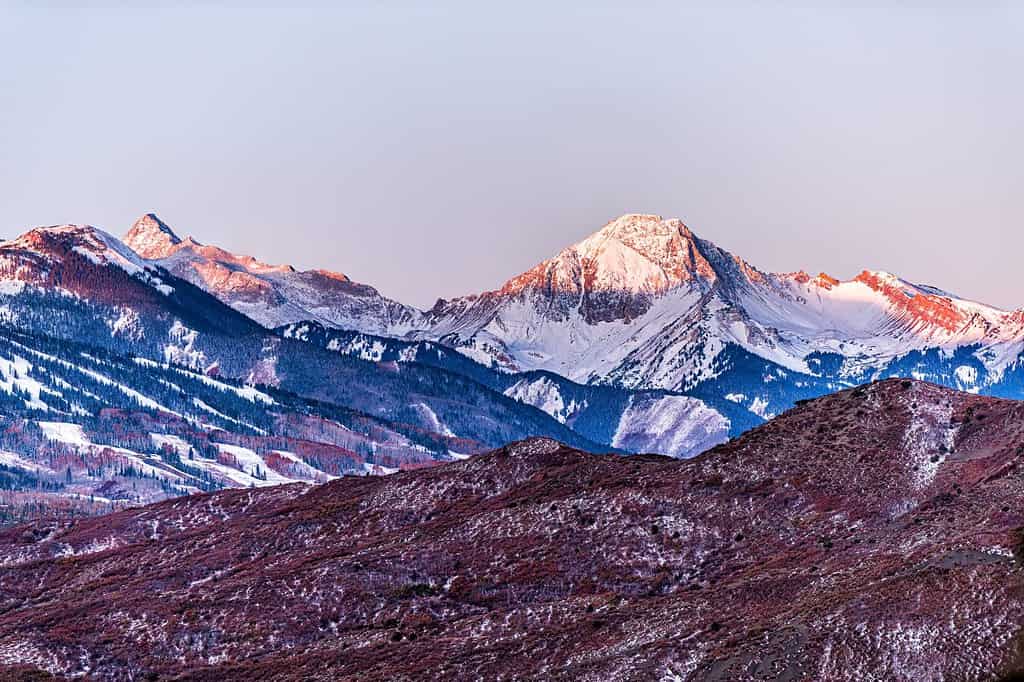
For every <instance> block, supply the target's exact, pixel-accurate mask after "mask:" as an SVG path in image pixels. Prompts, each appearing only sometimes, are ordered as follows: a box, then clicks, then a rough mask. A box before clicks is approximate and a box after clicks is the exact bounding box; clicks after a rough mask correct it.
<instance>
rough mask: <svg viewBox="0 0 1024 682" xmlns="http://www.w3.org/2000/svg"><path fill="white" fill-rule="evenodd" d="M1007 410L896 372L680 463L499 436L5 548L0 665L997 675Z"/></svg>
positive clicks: (1007, 625) (695, 676)
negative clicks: (476, 451) (368, 473)
mask: <svg viewBox="0 0 1024 682" xmlns="http://www.w3.org/2000/svg"><path fill="white" fill-rule="evenodd" d="M1022 453H1024V404H1022V403H1017V402H1011V401H1004V400H999V399H993V398H984V397H978V396H974V395H968V394H963V393H955V392H953V391H950V390H948V389H944V388H940V387H937V386H934V385H930V384H925V383H919V382H912V381H898V380H890V381H885V382H881V383H877V384H872V385H868V386H865V387H860V388H856V389H853V390H848V391H844V392H841V393H838V394H835V395H831V396H828V397H824V398H821V399H818V400H814V401H812V402H809V403H805V404H801V405H800V406H798V407H796V408H795V409H793V410H791V411H789V412H787V413H785V414H783V415H781V416H780V417H778V418H776V419H774V420H772V421H771V422H769V423H768V424H766V425H764V426H762V427H758V428H756V429H754V430H753V431H751V432H749V433H748V434H746V435H744V436H742V437H740V438H738V439H736V440H734V441H731V442H730V443H728V444H725V445H721V446H719V447H717V448H715V449H713V450H711V451H709V452H707V453H705V454H704V455H701V456H699V457H697V458H695V459H692V460H686V461H676V460H670V459H667V458H661V457H631V458H624V457H617V456H594V455H589V454H586V453H582V452H579V451H576V450H573V449H570V448H567V447H565V446H562V445H559V444H558V443H556V442H553V441H550V440H543V439H535V440H529V441H524V442H520V443H515V444H512V445H510V446H507V447H505V448H502V449H500V450H496V451H494V452H492V453H489V454H485V455H481V456H478V457H474V458H473V459H470V460H467V461H463V462H455V463H451V464H447V465H444V466H440V467H434V468H431V469H424V470H418V471H409V472H401V473H398V474H395V475H393V476H388V477H383V478H347V479H341V480H336V481H332V482H330V483H328V484H325V485H320V486H308V485H304V484H293V485H286V486H277V487H273V488H263V489H257V490H245V491H224V492H219V493H214V494H211V495H202V496H192V497H188V498H182V499H177V500H170V501H167V502H163V503H160V504H157V505H153V506H150V507H146V508H144V509H137V510H129V511H125V512H119V513H117V514H113V515H110V516H107V517H104V518H100V519H87V520H82V521H78V522H76V523H74V524H68V523H51V524H38V525H35V526H23V527H18V528H13V529H9V530H6V531H4V532H3V533H2V534H0V565H2V566H3V567H4V569H3V577H2V582H0V661H3V662H5V663H7V664H9V665H10V666H12V670H13V669H14V666H18V669H20V670H23V671H24V670H28V669H30V668H35V669H44V670H48V671H50V672H52V673H55V674H65V675H74V674H83V673H90V674H92V675H94V676H96V677H97V678H100V679H103V678H119V679H138V678H140V677H142V675H143V674H144V673H148V674H149V675H150V676H151V677H153V678H157V677H160V676H172V675H180V676H182V678H183V679H207V680H219V679H239V678H246V679H294V680H314V679H322V680H329V679H340V678H352V679H358V678H362V679H421V678H430V679H474V678H485V679H513V678H515V679H524V678H527V679H581V680H610V679H611V680H631V679H682V680H688V679H691V680H744V679H765V678H774V679H823V678H824V679H849V680H863V679H887V680H920V679H990V678H995V677H998V676H1000V675H1003V674H1009V673H1010V672H1013V671H1015V670H1019V669H1020V665H1021V663H1022V662H1024V658H1022V654H1024V649H1022V640H1021V627H1022V625H1024V572H1022V571H1021V565H1020V557H1021V549H1022V545H1021V530H1020V529H1021V526H1022V525H1024V512H1022V508H1021V505H1020V501H1021V499H1022V495H1024V470H1022V468H1021V457H1022Z"/></svg>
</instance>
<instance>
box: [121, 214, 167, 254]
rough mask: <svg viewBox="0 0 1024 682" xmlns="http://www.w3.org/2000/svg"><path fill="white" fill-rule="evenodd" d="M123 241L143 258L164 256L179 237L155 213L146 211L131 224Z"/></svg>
mask: <svg viewBox="0 0 1024 682" xmlns="http://www.w3.org/2000/svg"><path fill="white" fill-rule="evenodd" d="M124 243H125V244H127V245H128V246H129V247H131V249H132V250H133V251H135V253H137V254H139V255H140V256H142V257H143V258H166V257H167V256H169V255H170V254H171V253H172V252H173V251H174V247H175V246H177V245H178V244H180V243H181V239H180V238H179V237H178V235H176V234H174V230H172V229H171V228H170V227H169V226H168V225H167V223H165V222H164V221H162V220H160V218H158V217H157V216H156V214H154V213H147V214H146V215H144V216H142V217H141V218H139V219H138V220H136V221H135V222H134V223H133V224H132V227H131V229H130V230H128V234H127V235H125V238H124Z"/></svg>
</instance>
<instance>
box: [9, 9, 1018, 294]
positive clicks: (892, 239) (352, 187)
mask: <svg viewBox="0 0 1024 682" xmlns="http://www.w3.org/2000/svg"><path fill="white" fill-rule="evenodd" d="M374 4H375V5H376V4H378V3H374ZM481 4H490V3H479V4H478V3H439V4H436V5H435V7H434V8H433V9H429V10H427V9H422V8H415V7H414V5H413V4H412V3H410V4H409V5H408V7H405V8H402V7H401V5H400V4H398V3H392V4H389V5H388V7H389V8H390V9H380V8H379V7H378V8H376V9H374V8H372V7H371V6H369V4H368V5H367V6H366V7H361V6H360V5H359V4H358V3H349V4H348V5H347V7H346V8H344V9H327V8H316V7H310V8H305V9H301V10H284V9H266V8H265V9H258V10H251V9H250V10H241V9H232V8H230V7H223V6H222V7H221V8H220V9H201V8H198V7H191V8H189V7H186V8H164V9H159V10H146V11H140V10H131V9H118V8H116V7H109V6H108V7H107V8H106V9H101V10H83V9H71V8H50V9H35V8H28V7H27V6H14V5H12V4H6V5H5V6H4V7H2V8H0V64H2V66H0V187H2V188H3V189H2V198H3V200H2V201H0V236H5V237H9V236H14V235H15V234H16V233H18V232H20V231H22V230H23V229H25V228H27V227H30V226H32V225H39V224H53V223H57V222H89V223H93V224H96V225H99V226H102V227H104V228H105V229H107V230H109V231H111V232H115V233H118V234H120V233H123V232H124V231H125V230H126V229H127V227H128V226H129V225H130V223H131V222H132V220H133V219H134V218H135V217H136V216H137V215H139V214H141V213H144V212H146V211H156V212H157V213H158V214H159V215H160V216H161V217H163V218H164V219H165V220H166V221H167V222H168V223H169V224H171V225H172V226H173V227H174V228H175V229H177V230H178V231H179V232H180V233H182V234H188V233H191V234H194V235H195V236H196V237H197V238H198V239H200V240H202V241H207V242H212V243H219V244H221V245H223V246H225V247H228V248H231V249H233V250H237V251H242V252H247V253H251V254H253V255H256V256H258V257H260V258H263V259H265V260H270V261H275V262H291V263H293V264H295V265H297V266H300V267H326V268H331V269H335V270H340V271H343V272H346V273H347V274H349V275H351V276H352V277H354V278H356V279H358V280H360V281H365V282H368V283H370V284H373V285H375V286H377V287H378V288H380V289H381V290H382V291H383V292H384V293H386V294H388V295H390V296H393V297H396V298H399V299H401V300H403V301H406V302H409V303H413V304H416V305H420V306H429V305H430V304H431V303H432V302H433V300H434V299H435V298H436V297H438V296H446V297H450V296H453V295H458V294H462V293H469V292H474V291H478V290H482V289H487V288H493V287H496V286H498V285H499V284H501V282H502V281H504V280H505V279H506V278H508V277H509V276H511V275H513V274H516V273H518V272H520V271H522V270H525V269H527V268H528V267H530V266H531V265H533V264H534V263H536V262H537V261H539V260H541V259H543V258H545V257H547V256H549V255H552V254H553V253H555V252H556V251H557V250H559V249H560V248H561V247H563V246H565V245H567V244H569V243H571V242H573V241H576V240H578V239H580V238H582V237H584V236H585V235H586V234H588V233H590V232H592V231H594V230H596V229H597V228H599V227H600V226H601V225H602V224H603V223H604V222H606V221H607V220H609V219H611V218H613V217H615V216H616V215H618V214H621V213H625V212H650V213H660V214H663V215H667V216H678V217H681V218H683V219H684V220H685V221H686V222H687V223H688V224H689V225H690V226H691V227H692V228H693V229H694V230H695V231H696V232H697V233H698V234H700V235H701V236H703V237H705V238H707V239H710V240H712V241H715V242H717V243H718V244H719V245H721V246H723V247H724V248H727V249H729V250H731V251H733V252H735V253H737V254H738V255H742V256H743V257H744V258H746V259H747V260H749V261H750V262H752V263H753V264H755V265H757V266H758V267H761V268H762V269H768V270H781V271H789V270H796V269H807V270H814V271H817V270H825V271H828V272H829V273H831V274H833V275H836V276H840V277H844V278H845V277H850V276H852V275H854V274H856V273H857V272H858V271H859V270H861V269H863V268H877V269H888V270H892V271H895V272H897V273H898V274H900V275H902V276H904V277H906V278H908V279H912V280H915V281H919V282H923V283H929V284H934V285H937V286H940V287H942V288H945V289H949V290H952V291H956V292H958V293H960V294H962V295H965V296H968V297H972V298H976V299H981V300H984V301H987V302H989V303H992V304H995V305H1002V306H1004V307H1017V306H1022V305H1024V290H1022V288H1021V286H1020V284H1019V276H1018V272H1019V267H1020V254H1021V252H1022V250H1024V236H1022V235H1024V229H1022V223H1024V221H1022V217H1024V192H1022V191H1021V187H1024V171H1022V162H1021V159H1022V158H1024V135H1022V133H1021V130H1020V125H1021V121H1024V94H1022V89H1021V88H1020V86H1019V82H1020V67H1021V64H1024V40H1022V36H1024V12H1022V11H1021V10H1019V9H1014V8H1011V7H1010V6H1009V5H1006V6H998V5H990V6H988V7H986V8H970V7H967V6H966V5H965V6H964V7H962V8H959V9H956V8H952V7H950V8H932V9H919V10H910V9H885V8H881V7H879V8H876V9H868V10H851V11H841V10H818V11H812V10H796V9H774V10H770V11H769V10H761V9H755V8H754V7H753V6H750V7H747V6H744V5H742V4H734V5H731V7H730V9H727V10H704V9H698V8H692V7H691V8H681V7H679V6H678V5H677V4H675V3H666V4H645V5H644V6H643V8H642V9H637V8H630V9H627V8H625V6H623V7H622V8H614V7H613V6H612V5H610V4H605V5H600V4H595V3H576V4H573V3H544V4H541V3H507V4H506V7H505V8H503V9H493V8H483V7H481V6H480V5H481ZM641 4H642V3H641Z"/></svg>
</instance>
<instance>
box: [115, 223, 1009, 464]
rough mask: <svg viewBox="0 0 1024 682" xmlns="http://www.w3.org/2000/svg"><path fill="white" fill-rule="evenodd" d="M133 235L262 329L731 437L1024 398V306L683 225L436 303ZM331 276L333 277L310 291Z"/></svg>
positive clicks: (142, 232) (155, 228) (613, 239)
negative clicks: (1001, 305) (436, 359)
mask: <svg viewBox="0 0 1024 682" xmlns="http://www.w3.org/2000/svg"><path fill="white" fill-rule="evenodd" d="M125 243H126V244H127V245H128V246H129V247H131V248H132V249H134V250H135V251H136V252H138V253H139V254H140V255H143V256H145V257H147V258H149V259H151V262H153V263H155V264H159V265H160V266H163V267H165V268H167V269H168V270H169V271H171V272H173V273H175V274H177V275H178V276H180V277H182V278H184V279H187V280H188V281H190V282H192V283H193V284H196V285H197V286H199V287H201V288H203V289H204V290H206V291H208V292H210V293H211V294H213V295H214V296H216V297H217V298H218V299H220V300H221V301H223V302H224V303H226V304H228V305H230V306H232V307H233V308H235V309H236V310H238V311H240V312H243V313H246V314H248V315H250V316H251V317H253V319H256V320H257V321H259V322H260V323H261V324H263V325H265V326H268V327H273V328H279V327H286V326H288V325H294V324H295V323H301V322H315V323H318V324H320V325H323V326H325V327H327V328H334V329H340V330H346V331H356V332H361V333H364V334H370V335H375V336H383V337H387V338H391V339H395V340H399V341H432V342H436V343H439V344H441V345H443V346H446V347H449V348H453V349H455V350H457V351H458V352H459V353H461V354H462V355H464V356H466V357H467V358H470V359H471V360H474V361H476V362H477V363H478V364H482V365H484V366H487V367H490V368H492V369H496V370H499V371H502V372H511V373H521V372H530V371H538V370H539V371H545V372H549V373H552V374H557V375H559V376H563V377H565V378H567V379H570V380H572V381H573V382H576V383H578V384H585V385H603V386H614V387H618V388H622V389H629V390H661V391H669V392H673V393H678V394H686V395H691V396H694V397H698V398H700V399H702V400H704V401H705V402H707V403H708V404H709V405H710V406H711V407H713V408H714V409H716V410H717V411H719V412H720V413H721V414H723V416H725V417H726V418H728V419H729V420H730V422H731V426H730V432H731V434H732V435H737V434H738V433H740V432H742V431H743V430H745V429H746V428H749V427H750V426H752V425H753V424H756V423H759V422H760V421H762V420H763V419H765V418H767V417H770V416H772V415H774V414H778V413H779V412H781V411H782V410H784V409H786V408H788V407H789V406H791V405H792V404H793V403H794V402H795V400H798V399H801V398H806V397H811V396H814V395H820V394H823V393H826V392H829V391H832V390H835V389H837V388H840V387H843V386H850V385H855V384H857V383H861V382H863V381H868V380H872V379H878V378H883V377H886V376H913V377H916V378H919V379H926V380H930V381H934V382H936V383H940V384H944V385H948V386H951V387H954V388H957V389H960V390H966V391H974V392H983V393H991V394H994V395H1002V396H1008V397H1020V396H1021V395H1022V394H1024V383H1022V377H1021V354H1022V352H1024V309H1018V310H1015V311H1004V310H1000V309H998V308H996V307H993V306H987V305H984V304H980V303H976V302H974V301H970V300H966V299H963V298H960V297H958V296H955V295H954V294H950V293H948V292H945V291H943V290H941V289H938V288H936V287H933V286H929V285H922V284H914V283H911V282H908V281H906V280H904V279H901V278H900V277H898V276H897V275H893V274H890V273H886V272H881V271H873V270H865V271H863V272H862V273H860V274H859V275H857V276H856V277H855V278H853V279H852V280H848V281H840V280H838V279H835V278H833V277H830V276H828V275H826V274H824V273H822V274H819V275H817V276H813V277H812V276H810V275H808V274H807V273H805V272H802V271H801V272H795V273H782V274H779V273H766V272H762V271H761V270H758V269H757V268H756V267H754V266H753V265H751V264H749V263H748V262H747V261H745V260H743V259H742V258H739V257H737V256H734V255H732V254H730V253H728V252H727V251H725V250H723V249H721V248H719V247H717V246H715V245H714V244H712V243H711V242H709V241H706V240H704V239H701V238H700V237H698V236H696V235H695V234H694V233H693V232H692V231H691V230H690V229H689V228H688V227H687V226H686V225H684V224H683V223H682V221H680V220H677V219H668V220H666V219H662V218H661V217H659V216H653V215H625V216H622V217H620V218H618V219H616V220H613V221H611V222H609V223H608V224H607V225H605V226H604V227H603V228H601V229H600V230H599V231H597V232H596V233H594V234H593V235H591V236H590V237H588V238H586V239H584V240H583V241H581V242H579V243H578V244H575V245H572V246H569V247H568V248H566V249H564V250H563V251H562V252H561V253H559V254H557V255H556V256H555V257H553V258H551V259H548V260H546V261H543V262H542V263H540V264H538V265H537V266H535V267H534V268H531V269H530V270H529V271H527V272H525V273H523V274H521V275H518V276H515V277H513V278H511V279H509V280H508V281H507V282H505V283H504V284H503V285H502V286H501V287H500V288H498V289H496V290H494V291H489V292H484V293H481V294H474V295H469V296H465V297H460V298H456V299H453V300H439V301H438V302H437V303H436V304H435V305H434V306H433V307H432V308H431V309H430V310H427V311H419V310H416V309H414V308H412V307H411V306H407V305H403V304H401V303H398V302H395V301H392V300H389V299H387V298H385V297H383V296H381V295H380V294H379V293H378V292H377V291H376V290H374V289H373V288H371V287H369V286H366V285H358V284H354V283H352V282H351V280H349V279H348V278H347V277H345V276H344V275H338V274H331V273H325V272H324V271H307V272H296V271H294V269H292V268H289V267H287V266H268V265H265V264H262V263H259V262H257V261H255V260H254V259H252V258H250V257H244V256H236V255H232V254H227V253H226V252H223V251H221V250H219V249H216V248H211V247H200V246H197V245H196V244H197V242H195V240H194V239H191V238H189V239H186V240H181V239H180V238H178V237H177V236H176V235H175V234H174V233H173V232H172V231H171V230H170V229H169V228H168V227H167V226H166V225H164V224H163V223H161V222H160V221H159V219H157V218H156V217H155V216H152V215H149V216H146V217H144V218H143V219H141V220H140V221H139V222H137V223H136V224H135V226H133V228H132V230H131V231H130V232H129V234H128V236H127V237H126V242H125ZM225 273H230V275H228V274H225ZM322 278H327V281H330V282H337V283H340V284H338V285H337V286H328V285H325V284H319V283H318V284H311V283H313V282H320V280H321V279H322ZM257 283H258V284H257ZM251 291H259V292H260V297H259V299H258V300H259V301H260V303H259V304H257V303H254V302H253V301H252V300H250V299H249V298H247V296H249V295H250V294H249V293H248V292H251ZM254 308H255V309H257V310H258V312H257V313H253V312H252V311H253V309H254ZM548 398H549V401H550V402H551V403H552V404H565V403H566V402H567V401H566V400H565V399H564V397H562V396H558V395H554V394H551V395H550V396H548ZM726 403H732V405H736V406H739V407H741V408H742V409H740V410H737V409H734V408H733V407H731V406H730V405H728V404H726ZM669 454H680V453H669Z"/></svg>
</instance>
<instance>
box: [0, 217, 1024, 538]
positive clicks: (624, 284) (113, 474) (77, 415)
mask: <svg viewBox="0 0 1024 682" xmlns="http://www.w3.org/2000/svg"><path fill="white" fill-rule="evenodd" d="M1022 349H1024V312H1022V311H1020V310H1018V311H1013V312H1009V311H1002V310H999V309H997V308H994V307H991V306H985V305H982V304H979V303H975V302H971V301H967V300H964V299H962V298H959V297H956V296H954V295H952V294H949V293H946V292H944V291H942V290H940V289H937V288H935V287H932V286H926V285H918V284H912V283H909V282H906V281H904V280H902V279H900V278H898V277H897V276H895V275H891V274H887V273H883V272H877V271H865V272H863V273H861V274H860V275H858V276H857V277H856V278H854V279H853V280H850V281H845V282H844V281H839V280H837V279H834V278H831V277H829V276H827V275H824V274H821V275H818V276H815V277H811V276H809V275H807V274H805V273H803V272H798V273H789V274H773V273H765V272H762V271H760V270H758V269H757V268H756V267H754V266H753V265H750V264H749V263H747V262H746V261H744V260H743V259H741V258H738V257H736V256H733V255H732V254H729V253H728V252H726V251H724V250H723V249H720V248H719V247H717V246H715V245H714V244H712V243H710V242H708V241H706V240H703V239H701V238H699V237H697V236H696V235H695V234H694V233H693V232H692V231H691V230H690V229H689V228H688V227H686V226H685V225H684V224H683V223H682V222H681V221H679V220H675V219H669V220H665V219H662V218H660V217H658V216H650V215H626V216H622V217H620V218H618V219H616V220H613V221H611V222H610V223H608V224H607V225H605V226H604V227H603V228H601V229H600V230H599V231H597V232H596V233H594V234H593V235H592V236H590V237H588V238H587V239H584V240H583V241H581V242H580V243H578V244H575V245H573V246H570V247H568V248H566V249H564V250H563V251H562V252H561V253H559V254H557V255H556V256H555V257H553V258H551V259H549V260H546V261H544V262H542V263H540V264H539V265H537V266H536V267H534V268H532V269H530V270H529V271H527V272H526V273H523V274H521V275H518V276H515V277H513V278H511V279H510V280H508V281H507V282H506V283H505V284H503V285H501V286H500V287H499V288H497V289H495V290H493V291H489V292H484V293H481V294H475V295H469V296H465V297H460V298H456V299H453V300H439V301H438V302H437V303H436V304H435V305H434V306H433V307H432V308H431V309H430V310H417V309H416V308H414V307H412V306H409V305H404V304H402V303H399V302H397V301H393V300H390V299H388V298H386V297H384V296H382V295H381V294H380V293H379V292H378V291H377V290H376V289H374V288H373V287H372V286H369V285H367V284H363V283H357V282H354V281H352V280H351V279H350V278H348V277H347V276H345V275H343V274H340V273H336V272H330V271H326V270H308V271H299V270H296V269H295V268H293V267H291V266H288V265H273V264H267V263H264V262H262V261H260V260H258V259H256V258H254V257H252V256H246V255H239V254H234V253H231V252H228V251H226V250H224V249H222V248H219V247H217V246H209V245H205V244H202V243H200V242H199V241H198V240H196V239H195V238H193V237H186V238H181V237H179V236H178V235H177V234H176V233H175V231H174V230H172V228H171V227H170V226H168V225H167V224H166V223H165V222H163V221H162V220H161V219H160V218H158V217H157V216H156V215H154V214H146V215H144V216H143V217H141V218H140V219H139V220H137V221H136V222H135V224H134V225H132V226H131V228H130V229H129V230H128V232H127V234H126V236H125V237H124V239H123V240H122V239H118V238H116V237H114V236H113V235H111V234H109V233H107V232H105V231H103V230H100V229H98V228H95V227H91V226H88V225H60V226H53V227H42V228H36V229H33V230H30V231H28V232H26V233H25V234H23V235H21V236H20V237H18V238H16V239H13V240H10V241H6V242H0V374H2V376H0V420H2V421H3V424H4V426H5V431H4V433H5V434H6V435H5V436H4V442H2V443H0V450H2V453H0V501H2V502H3V503H4V505H5V506H4V507H2V509H3V510H5V511H3V513H2V516H3V518H6V519H14V520H17V519H23V518H29V517H31V516H33V515H36V514H46V513H50V511H51V510H52V509H53V508H54V505H61V506H66V507H68V508H69V510H70V512H71V513H94V512H96V511H107V510H110V509H116V508H120V507H122V506H128V505H133V504H139V503H144V502H147V501H153V500H158V499H162V498H164V497H169V496H175V495H181V494H186V493H190V492H195V491H198V490H213V489H217V488H220V487H237V486H261V485H269V484H272V483H283V482H287V481H291V480H299V481H307V482H309V481H324V480H329V479H330V478H331V477H334V476H339V475H345V474H357V473H359V474H365V473H386V472H390V471H395V470H398V469H400V468H403V467H405V468H408V467H420V466H425V465H429V464H432V463H437V462H443V461H451V460H453V459H460V458H464V457H466V456H470V455H473V454H476V453H480V452H485V451H487V450H489V449H492V448H496V447H500V446H502V445H504V444H505V443H508V442H510V441H513V440H517V439H522V438H527V437H531V436H543V437H547V438H551V439H554V440H557V441H559V442H562V443H565V444H567V445H569V446H572V447H576V448H579V449H581V450H588V451H599V452H601V451H603V452H617V453H643V452H657V453H661V454H667V455H670V456H673V457H690V456H693V455H695V454H697V453H699V452H701V451H704V450H706V449H708V448H710V447H712V446H714V445H716V444H718V443H722V442H724V441H726V440H727V439H729V438H735V437H737V436H739V435H740V434H741V433H743V432H745V431H747V430H748V429H750V428H753V427H755V426H757V425H758V424H761V423H763V422H764V421H765V420H766V419H769V418H771V417H773V416H775V415H777V414H780V413H782V412H784V411H785V410H787V409H789V408H791V407H792V406H793V405H794V404H796V403H797V402H798V401H801V400H805V399H809V398H813V397H816V396H820V395H823V394H826V393H831V392H833V391H836V390H839V389H842V388H845V387H850V386H854V385H857V384H860V383H864V382H866V381H871V380H876V379H880V378H885V377H890V376H909V377H914V378H917V379H922V380H928V381H932V382H934V383H937V384H943V385H946V386H950V387H953V388H957V389H960V390H965V391H969V392H975V393H985V394H990V395H995V396H1003V397H1017V398H1019V397H1022V396H1024V375H1022V372H1021V353H1022Z"/></svg>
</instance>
